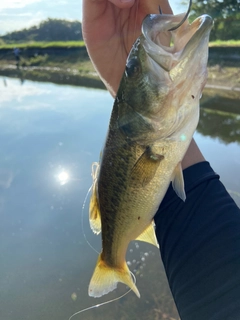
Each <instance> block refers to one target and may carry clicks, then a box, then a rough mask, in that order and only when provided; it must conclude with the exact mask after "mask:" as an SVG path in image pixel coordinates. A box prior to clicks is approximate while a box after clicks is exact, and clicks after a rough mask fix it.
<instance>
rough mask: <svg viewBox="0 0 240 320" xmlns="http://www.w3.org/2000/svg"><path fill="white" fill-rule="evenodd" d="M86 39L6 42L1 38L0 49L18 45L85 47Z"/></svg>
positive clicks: (21, 47) (32, 46)
mask: <svg viewBox="0 0 240 320" xmlns="http://www.w3.org/2000/svg"><path fill="white" fill-rule="evenodd" d="M84 46H85V43H84V41H83V40H82V41H49V42H47V41H38V42H37V41H31V42H22V43H16V42H14V43H5V42H3V41H2V42H1V39H0V49H13V48H15V47H18V48H19V49H32V48H33V49H35V48H39V49H45V48H66V49H67V48H79V47H84Z"/></svg>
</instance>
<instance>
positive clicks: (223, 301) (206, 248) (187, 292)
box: [155, 147, 240, 320]
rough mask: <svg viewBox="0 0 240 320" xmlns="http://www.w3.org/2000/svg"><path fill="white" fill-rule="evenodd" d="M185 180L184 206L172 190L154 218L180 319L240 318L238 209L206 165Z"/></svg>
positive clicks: (188, 171) (194, 169)
mask: <svg viewBox="0 0 240 320" xmlns="http://www.w3.org/2000/svg"><path fill="white" fill-rule="evenodd" d="M190 148H191V147H190ZM185 160H186V161H187V159H185ZM184 179H185V188H186V196H187V198H186V201H185V203H184V202H183V201H182V200H181V199H179V198H178V197H177V195H176V194H175V192H174V191H173V189H172V188H171V187H170V188H169V190H168V192H167V194H166V196H165V198H164V200H163V202H162V204H161V206H160V208H159V210H158V212H157V214H156V217H155V222H156V234H157V238H158V241H159V244H160V248H161V249H160V250H161V256H162V260H163V263H164V266H165V270H166V274H167V277H168V280H169V285H170V288H171V290H172V293H173V297H174V299H175V302H176V305H177V308H178V310H179V314H180V317H181V320H192V319H194V320H203V319H204V320H210V319H211V320H212V319H215V320H227V319H240V210H239V208H238V207H237V205H236V204H235V202H234V201H233V200H232V198H231V197H230V196H229V194H228V192H227V191H226V189H225V188H224V186H223V185H222V183H221V182H220V181H219V177H218V175H217V174H215V173H214V172H213V170H212V169H211V168H210V166H209V164H208V163H207V162H202V163H197V164H195V165H193V166H190V167H188V168H187V169H186V170H185V171H184Z"/></svg>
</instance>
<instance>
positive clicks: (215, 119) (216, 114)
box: [198, 101, 240, 144]
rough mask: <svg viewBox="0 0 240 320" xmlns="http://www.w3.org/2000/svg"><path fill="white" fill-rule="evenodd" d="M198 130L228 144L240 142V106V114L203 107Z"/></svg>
mask: <svg viewBox="0 0 240 320" xmlns="http://www.w3.org/2000/svg"><path fill="white" fill-rule="evenodd" d="M239 104H240V101H239ZM198 132H200V133H201V134H202V135H204V136H209V137H212V138H218V139H220V140H221V141H222V142H224V143H227V144H228V143H231V142H238V143H240V106H239V114H233V113H228V112H224V111H218V110H210V109H206V108H202V109H201V110H200V121H199V124H198Z"/></svg>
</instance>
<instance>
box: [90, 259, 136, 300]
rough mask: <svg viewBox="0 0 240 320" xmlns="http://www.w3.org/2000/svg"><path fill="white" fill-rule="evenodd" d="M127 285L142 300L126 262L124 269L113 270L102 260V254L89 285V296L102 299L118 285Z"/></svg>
mask: <svg viewBox="0 0 240 320" xmlns="http://www.w3.org/2000/svg"><path fill="white" fill-rule="evenodd" d="M118 282H122V283H125V284H126V285H127V286H128V287H129V288H131V289H132V291H133V292H135V294H136V295H137V296H138V298H140V293H139V291H138V289H137V287H136V285H135V283H134V282H133V279H132V276H131V273H130V271H129V269H128V266H127V264H126V262H125V264H124V266H123V268H121V269H113V268H110V267H109V266H107V265H106V263H105V262H104V261H103V260H102V258H101V254H100V255H99V257H98V260H97V265H96V267H95V270H94V273H93V276H92V279H91V281H90V284H89V288H88V294H89V296H91V297H95V298H98V297H101V296H103V295H104V294H107V293H109V292H111V291H113V290H114V289H116V288H117V283H118Z"/></svg>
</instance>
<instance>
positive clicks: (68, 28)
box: [0, 19, 83, 46]
mask: <svg viewBox="0 0 240 320" xmlns="http://www.w3.org/2000/svg"><path fill="white" fill-rule="evenodd" d="M82 39H83V38H82V24H81V22H80V21H67V20H62V19H48V20H46V21H43V22H41V23H40V25H38V26H34V27H31V28H29V29H23V30H20V31H14V32H11V33H8V34H6V35H5V36H2V37H0V40H2V41H4V42H6V43H15V44H16V43H17V44H18V46H19V44H20V43H24V42H25V43H26V42H31V41H38V42H39V41H40V42H41V41H44V42H45V41H81V40H82Z"/></svg>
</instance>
